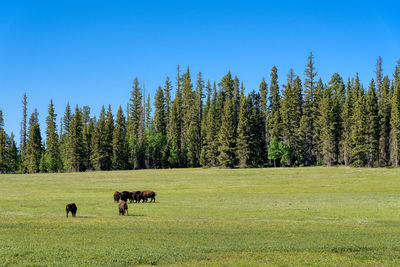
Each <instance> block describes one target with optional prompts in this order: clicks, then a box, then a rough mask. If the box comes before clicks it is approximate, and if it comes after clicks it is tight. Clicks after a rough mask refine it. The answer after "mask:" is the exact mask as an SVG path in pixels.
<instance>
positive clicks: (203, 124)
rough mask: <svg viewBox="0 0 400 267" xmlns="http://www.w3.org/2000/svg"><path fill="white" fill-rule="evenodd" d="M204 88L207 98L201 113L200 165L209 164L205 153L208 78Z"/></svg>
mask: <svg viewBox="0 0 400 267" xmlns="http://www.w3.org/2000/svg"><path fill="white" fill-rule="evenodd" d="M206 90H207V100H206V105H205V107H204V111H203V114H202V117H201V132H200V135H201V139H202V143H201V144H202V145H201V152H200V165H202V166H208V165H209V162H208V159H207V157H206V155H207V149H208V143H207V128H208V125H207V118H208V113H209V110H210V106H211V90H212V89H211V83H210V80H208V81H207V86H206Z"/></svg>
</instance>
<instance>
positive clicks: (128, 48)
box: [0, 0, 400, 142]
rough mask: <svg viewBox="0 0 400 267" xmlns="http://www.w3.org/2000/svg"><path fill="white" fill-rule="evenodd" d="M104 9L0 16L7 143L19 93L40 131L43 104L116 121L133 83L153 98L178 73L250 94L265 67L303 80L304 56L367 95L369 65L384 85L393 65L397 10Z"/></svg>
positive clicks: (348, 6)
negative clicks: (237, 84) (226, 80)
mask: <svg viewBox="0 0 400 267" xmlns="http://www.w3.org/2000/svg"><path fill="white" fill-rule="evenodd" d="M105 2H106V1H104V2H103V1H29V2H28V1H26V2H22V1H2V3H1V4H0V92H1V96H0V109H1V110H3V114H4V119H5V129H6V131H7V133H9V134H10V133H11V131H13V132H14V133H15V135H16V136H17V138H16V139H17V140H16V141H18V142H19V131H20V122H21V119H22V104H21V101H22V97H23V94H24V93H25V92H26V93H27V95H28V114H29V115H30V113H31V112H33V110H34V108H35V107H36V108H38V111H39V119H40V125H41V128H42V131H43V130H44V128H45V117H46V116H47V107H48V104H49V102H50V99H51V98H52V99H53V101H54V104H55V107H56V112H57V114H58V118H57V120H58V121H59V119H60V117H61V116H62V115H63V113H64V109H65V106H66V104H67V102H69V103H70V104H71V106H72V107H75V105H76V104H78V105H79V106H83V105H89V106H90V107H91V109H92V115H98V114H99V111H100V108H101V105H103V104H104V105H108V104H111V105H112V109H113V112H114V114H115V113H116V110H117V108H118V106H119V105H122V106H123V107H124V108H125V107H126V104H127V102H128V100H129V97H130V90H131V85H132V81H133V78H134V77H135V76H138V78H139V80H140V81H142V82H144V83H145V85H146V91H147V92H150V93H151V94H152V96H154V92H155V90H156V88H157V86H158V85H160V84H163V83H164V81H165V77H166V76H167V75H168V76H170V77H171V78H173V79H174V83H175V76H176V66H177V64H180V65H181V66H182V67H183V68H184V69H186V66H188V65H189V66H190V70H191V73H192V77H193V79H195V77H196V75H197V72H199V71H201V72H202V73H203V77H204V78H205V79H210V80H212V81H213V80H216V81H219V80H220V79H221V77H222V76H223V75H224V74H226V72H227V71H228V70H231V72H232V73H233V74H237V75H238V77H239V79H240V80H241V81H243V82H244V84H245V87H246V89H247V91H250V90H251V89H256V88H258V85H259V83H260V81H261V78H262V77H263V76H265V77H266V79H267V81H268V83H269V73H270V70H271V68H272V66H273V65H276V66H277V67H278V70H279V81H280V83H283V82H285V80H286V73H287V72H288V70H289V69H290V68H293V69H294V72H295V73H296V74H298V75H300V77H301V78H302V79H303V78H304V76H303V75H304V67H305V64H306V59H307V56H308V54H309V52H310V51H313V53H314V55H315V62H316V68H317V71H318V73H319V76H320V77H322V79H323V81H324V82H327V81H328V79H329V78H330V76H331V75H332V74H333V73H334V72H338V73H339V74H341V75H342V76H343V78H344V79H346V80H347V77H349V76H351V77H352V76H354V75H355V73H356V72H359V74H360V78H361V80H362V82H363V83H364V84H366V85H367V84H368V83H369V81H370V79H371V78H372V77H374V76H375V74H374V69H375V63H376V59H377V57H378V56H382V58H383V68H384V73H385V74H388V75H391V74H392V73H393V69H394V66H395V64H396V62H397V60H398V59H399V58H400V13H399V10H400V4H399V3H398V1H249V0H248V1H107V2H108V3H105ZM29 115H28V116H29Z"/></svg>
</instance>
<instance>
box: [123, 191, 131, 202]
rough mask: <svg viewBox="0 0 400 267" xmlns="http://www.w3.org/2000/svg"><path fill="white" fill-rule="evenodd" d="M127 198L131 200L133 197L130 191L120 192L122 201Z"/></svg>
mask: <svg viewBox="0 0 400 267" xmlns="http://www.w3.org/2000/svg"><path fill="white" fill-rule="evenodd" d="M128 199H129V200H130V201H131V202H132V201H133V198H132V192H128V191H122V193H121V200H123V201H125V202H126V201H128Z"/></svg>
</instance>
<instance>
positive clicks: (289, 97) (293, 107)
mask: <svg viewBox="0 0 400 267" xmlns="http://www.w3.org/2000/svg"><path fill="white" fill-rule="evenodd" d="M292 77H293V71H292V70H291V71H290V72H289V75H288V82H287V85H284V90H283V92H282V94H283V100H282V107H281V116H282V141H283V143H284V144H285V145H287V146H288V147H290V148H292V150H293V152H294V153H293V155H292V159H291V161H292V162H290V163H289V164H292V163H294V162H295V161H297V162H300V161H301V156H302V153H301V145H300V140H299V135H298V133H299V129H300V120H301V116H302V104H303V103H302V102H303V100H302V85H301V81H300V78H299V77H297V78H296V79H295V80H293V78H292Z"/></svg>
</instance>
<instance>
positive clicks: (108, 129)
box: [103, 105, 114, 170]
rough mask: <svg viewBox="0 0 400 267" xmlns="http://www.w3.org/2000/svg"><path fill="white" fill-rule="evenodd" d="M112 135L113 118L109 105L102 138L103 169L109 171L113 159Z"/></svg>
mask: <svg viewBox="0 0 400 267" xmlns="http://www.w3.org/2000/svg"><path fill="white" fill-rule="evenodd" d="M113 135H114V117H113V115H112V111H111V105H109V106H108V110H107V115H106V123H105V137H104V139H105V140H104V149H105V158H104V167H103V168H104V169H105V170H111V168H112V158H113Z"/></svg>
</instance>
